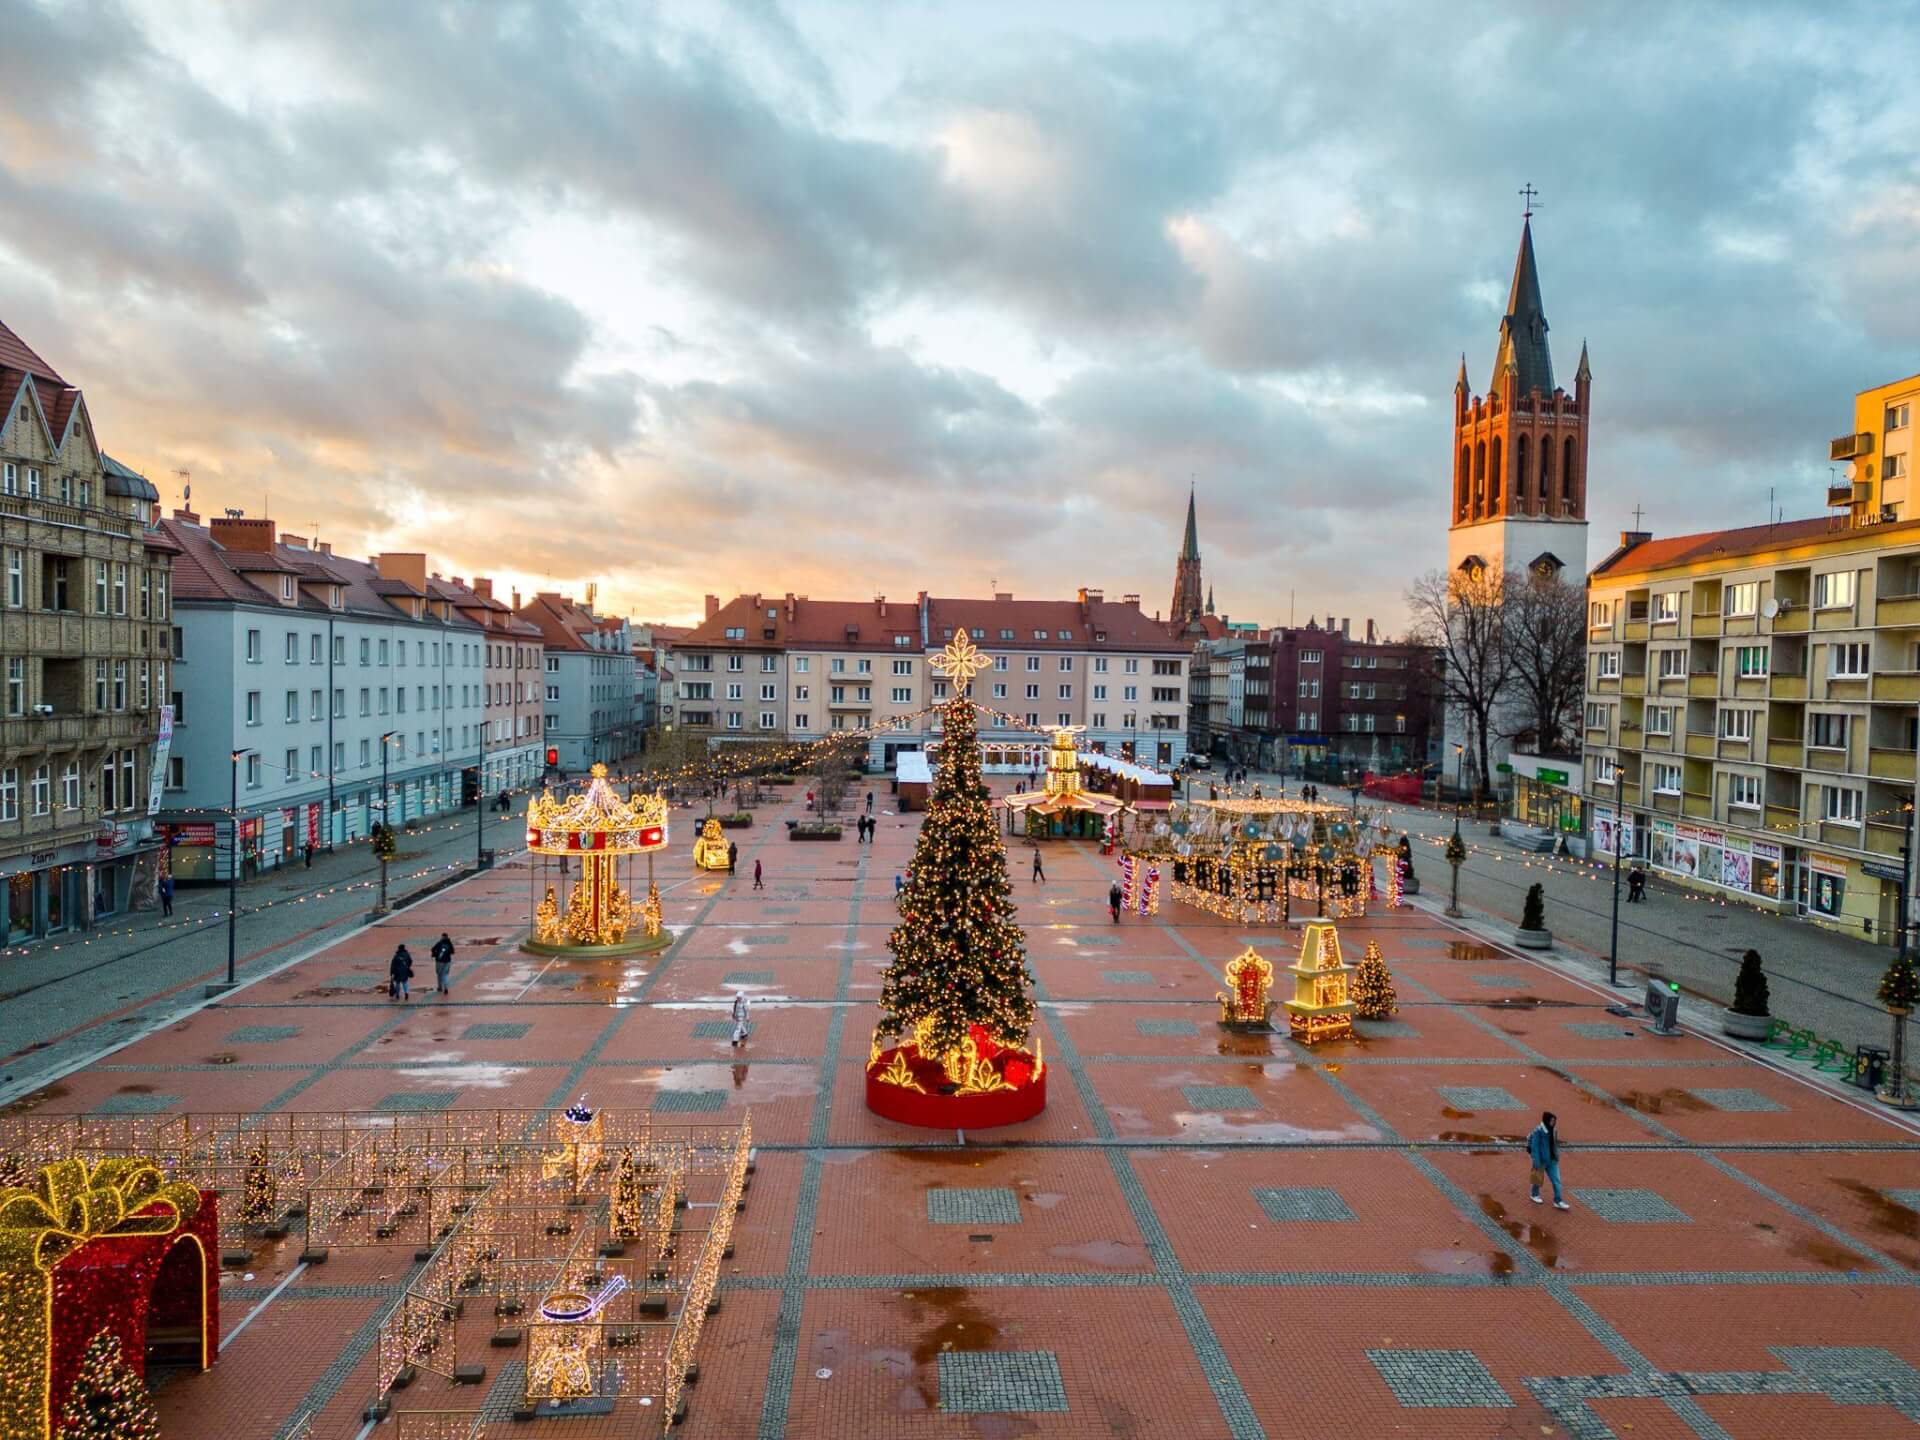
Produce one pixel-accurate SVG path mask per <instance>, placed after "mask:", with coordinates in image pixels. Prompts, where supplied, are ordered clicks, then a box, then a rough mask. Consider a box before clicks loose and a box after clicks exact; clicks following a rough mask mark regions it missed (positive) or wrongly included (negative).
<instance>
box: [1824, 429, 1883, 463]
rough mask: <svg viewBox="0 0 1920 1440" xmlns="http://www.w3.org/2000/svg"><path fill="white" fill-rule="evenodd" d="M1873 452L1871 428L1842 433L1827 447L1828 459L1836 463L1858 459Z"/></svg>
mask: <svg viewBox="0 0 1920 1440" xmlns="http://www.w3.org/2000/svg"><path fill="white" fill-rule="evenodd" d="M1872 453H1873V432H1872V431H1871V430H1861V431H1859V432H1857V433H1855V434H1852V435H1842V436H1840V437H1839V438H1838V439H1836V440H1835V441H1834V442H1833V443H1832V444H1831V445H1829V446H1828V447H1827V459H1828V460H1830V461H1833V462H1835V463H1838V462H1839V461H1842V460H1858V459H1859V458H1860V457H1861V456H1863V455H1871V454H1872Z"/></svg>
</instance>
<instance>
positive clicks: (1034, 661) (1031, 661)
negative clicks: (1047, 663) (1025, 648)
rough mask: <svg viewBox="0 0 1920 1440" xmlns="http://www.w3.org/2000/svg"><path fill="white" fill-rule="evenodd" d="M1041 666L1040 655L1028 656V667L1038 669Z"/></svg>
mask: <svg viewBox="0 0 1920 1440" xmlns="http://www.w3.org/2000/svg"><path fill="white" fill-rule="evenodd" d="M1039 668H1040V657H1039V656H1038V655H1029V656H1027V669H1029V670H1034V671H1037V670H1038V669H1039Z"/></svg>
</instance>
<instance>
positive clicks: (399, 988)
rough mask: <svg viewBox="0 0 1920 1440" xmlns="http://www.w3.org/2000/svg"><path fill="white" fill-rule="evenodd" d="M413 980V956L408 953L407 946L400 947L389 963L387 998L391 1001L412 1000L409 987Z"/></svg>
mask: <svg viewBox="0 0 1920 1440" xmlns="http://www.w3.org/2000/svg"><path fill="white" fill-rule="evenodd" d="M412 980H413V956H411V955H409V954H408V953H407V947H406V946H405V945H401V946H398V947H397V948H396V949H395V950H394V952H393V959H391V960H389V961H388V962H387V998H388V999H389V1000H410V999H412V998H413V997H412V995H411V994H410V993H409V991H408V989H407V987H408V985H409V984H410V983H411V982H412Z"/></svg>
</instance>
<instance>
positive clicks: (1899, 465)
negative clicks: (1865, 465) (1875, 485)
mask: <svg viewBox="0 0 1920 1440" xmlns="http://www.w3.org/2000/svg"><path fill="white" fill-rule="evenodd" d="M1906 473H1907V457H1906V456H1904V455H1889V456H1887V458H1886V459H1885V460H1883V461H1881V462H1880V478H1881V479H1883V480H1898V479H1899V478H1900V477H1901V476H1903V475H1905V474H1906Z"/></svg>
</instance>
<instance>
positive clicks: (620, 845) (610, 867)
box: [522, 765, 672, 955]
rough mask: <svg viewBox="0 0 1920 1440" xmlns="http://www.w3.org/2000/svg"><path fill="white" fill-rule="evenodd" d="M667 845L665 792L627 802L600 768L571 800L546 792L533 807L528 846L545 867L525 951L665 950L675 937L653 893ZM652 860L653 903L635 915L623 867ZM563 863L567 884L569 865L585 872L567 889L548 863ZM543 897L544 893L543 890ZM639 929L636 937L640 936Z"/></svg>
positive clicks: (540, 869) (539, 869)
mask: <svg viewBox="0 0 1920 1440" xmlns="http://www.w3.org/2000/svg"><path fill="white" fill-rule="evenodd" d="M666 848H667V802H666V798H665V797H664V796H661V795H637V794H636V795H630V796H628V797H627V798H625V799H622V798H621V797H620V795H619V793H618V792H617V791H616V790H615V789H614V788H613V785H612V783H611V782H610V781H609V780H608V779H607V767H606V766H605V765H595V766H594V767H593V769H592V771H591V772H590V776H589V779H588V782H587V785H586V788H585V789H583V790H580V791H578V792H576V793H574V794H572V795H560V796H557V795H555V794H554V793H553V792H552V791H550V790H549V791H546V792H544V793H542V794H541V795H539V796H537V797H536V798H535V799H534V801H533V802H532V804H530V805H529V806H528V807H527V849H528V851H529V852H530V853H531V854H533V855H534V856H536V857H540V858H539V862H538V863H537V864H536V866H535V870H534V885H535V889H536V893H540V896H541V898H540V899H539V901H538V902H537V903H536V904H535V906H534V911H533V933H532V935H531V936H530V937H529V938H528V939H527V940H526V942H525V943H524V945H523V947H522V948H524V949H526V950H529V951H532V952H533V953H534V954H537V955H565V954H577V953H582V952H586V953H593V954H603V955H604V954H634V953H642V952H646V951H650V950H660V949H664V948H665V947H666V946H667V944H668V943H669V942H670V941H671V940H672V936H671V935H669V934H668V933H667V932H666V930H665V929H664V928H663V927H662V925H661V923H660V915H659V906H658V903H657V900H656V899H655V895H656V893H657V892H655V891H654V888H653V858H652V857H653V855H654V853H655V852H656V851H660V850H664V849H666ZM635 855H645V856H647V857H648V858H647V889H648V903H647V904H646V905H644V906H642V907H640V909H639V911H638V914H637V915H636V912H635V907H634V903H633V896H632V893H631V890H630V889H629V887H628V886H627V885H623V884H622V883H621V878H622V875H621V872H622V869H623V867H624V866H626V865H629V864H631V861H632V857H633V856H635ZM550 860H558V861H559V864H560V879H559V883H560V884H561V885H565V884H567V865H568V863H569V862H570V861H575V860H577V861H578V862H579V867H580V873H579V876H578V878H576V879H574V880H573V882H572V884H571V885H570V886H569V887H568V889H567V892H566V900H565V903H564V904H563V903H562V902H561V899H560V894H559V889H558V887H557V886H556V885H555V884H552V883H546V882H547V881H548V862H549V861H550ZM542 892H543V893H542ZM636 929H637V932H638V933H637V934H636V933H635V931H636Z"/></svg>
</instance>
